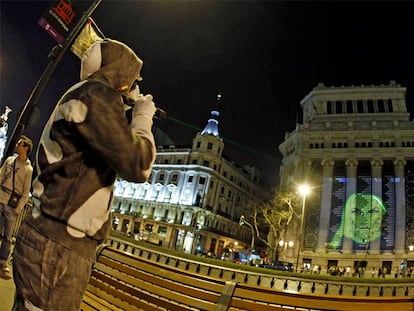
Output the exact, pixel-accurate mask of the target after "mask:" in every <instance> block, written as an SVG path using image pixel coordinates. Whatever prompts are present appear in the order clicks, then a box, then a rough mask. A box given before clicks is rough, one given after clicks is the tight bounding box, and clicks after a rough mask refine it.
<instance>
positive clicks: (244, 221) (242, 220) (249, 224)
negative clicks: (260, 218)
mask: <svg viewBox="0 0 414 311" xmlns="http://www.w3.org/2000/svg"><path fill="white" fill-rule="evenodd" d="M239 225H240V226H243V225H248V226H249V227H250V229H251V230H252V242H251V245H250V252H252V251H253V248H254V227H253V225H252V224H251V223H249V222H248V221H247V220H246V219H245V217H244V216H243V215H241V216H240V220H239Z"/></svg>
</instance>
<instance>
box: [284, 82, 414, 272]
mask: <svg viewBox="0 0 414 311" xmlns="http://www.w3.org/2000/svg"><path fill="white" fill-rule="evenodd" d="M405 95H406V88H405V87H402V86H400V85H398V84H396V83H395V82H394V81H391V82H390V84H389V85H380V86H374V85H372V86H363V85H362V86H349V87H326V86H324V85H323V84H320V85H318V86H317V87H315V88H314V89H313V90H312V91H311V92H310V93H309V94H308V95H306V97H305V98H304V99H303V100H302V101H301V103H300V104H301V107H302V109H303V122H302V124H297V125H296V128H295V130H294V131H292V132H290V133H287V134H286V136H285V140H284V142H283V143H282V144H281V145H280V146H279V150H280V152H281V153H282V156H283V160H282V165H281V168H280V180H281V184H280V187H281V189H283V190H286V189H294V187H296V186H295V185H297V184H299V183H303V182H306V183H308V184H309V185H310V186H311V187H312V193H311V194H310V195H309V196H308V197H306V201H305V202H306V207H305V213H304V215H303V216H304V220H305V225H304V232H305V234H304V243H303V246H302V250H303V251H302V252H301V253H300V258H301V261H300V262H301V263H302V262H307V263H311V265H313V264H318V265H322V266H325V267H326V266H331V265H337V266H348V265H350V266H351V267H352V266H354V265H355V263H356V262H358V261H362V260H364V261H367V262H368V267H369V268H371V267H374V268H379V267H386V268H387V271H388V272H389V271H391V270H392V271H394V270H395V269H398V268H399V266H400V264H401V262H403V263H406V264H408V266H413V265H414V252H413V250H414V197H413V195H414V175H413V174H414V124H413V122H412V121H411V120H410V115H409V113H408V112H407V107H406V102H405ZM294 232H297V230H296V229H294V228H292V231H291V235H292V236H291V238H292V239H295V240H296V241H298V237H297V236H295V234H294ZM295 251H296V252H297V251H298V250H297V249H296V250H295ZM302 260H303V261H302Z"/></svg>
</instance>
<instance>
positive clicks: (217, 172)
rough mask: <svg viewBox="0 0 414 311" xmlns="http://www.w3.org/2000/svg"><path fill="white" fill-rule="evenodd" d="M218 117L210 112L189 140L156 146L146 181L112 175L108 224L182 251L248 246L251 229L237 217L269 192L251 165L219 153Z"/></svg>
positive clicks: (218, 251) (217, 250)
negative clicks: (111, 221)
mask: <svg viewBox="0 0 414 311" xmlns="http://www.w3.org/2000/svg"><path fill="white" fill-rule="evenodd" d="M218 117H219V112H218V111H216V110H214V111H212V112H211V117H210V119H209V120H208V122H207V125H206V126H205V128H204V129H203V130H202V131H201V132H199V133H197V134H196V136H195V138H194V139H193V142H192V145H191V146H188V147H177V146H175V145H168V146H158V148H157V157H156V162H155V164H154V166H153V170H152V173H151V176H150V178H149V180H148V181H147V182H145V183H142V184H134V183H130V182H127V181H125V180H117V181H116V184H115V192H114V195H115V198H114V203H113V212H114V224H113V229H114V230H117V231H121V232H124V233H126V234H130V235H133V236H135V237H136V238H138V239H146V240H149V241H150V242H153V243H157V244H160V245H163V246H166V247H170V248H174V249H177V250H182V251H184V252H187V253H196V252H203V253H211V254H216V255H222V254H223V253H224V250H226V249H232V250H236V249H240V250H248V249H249V248H250V242H251V241H252V230H250V228H249V227H246V226H240V224H239V220H240V217H241V216H242V215H243V213H245V212H246V211H247V209H248V208H249V206H251V203H252V202H256V201H258V200H261V199H265V198H268V197H269V192H268V191H267V190H266V188H265V187H263V185H261V183H260V172H259V171H258V170H257V169H256V168H254V167H252V166H239V165H237V164H236V163H234V162H233V161H231V160H230V159H227V158H226V157H225V156H224V155H223V149H224V142H223V139H222V138H221V137H220V135H219V129H218Z"/></svg>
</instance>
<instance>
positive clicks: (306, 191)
mask: <svg viewBox="0 0 414 311" xmlns="http://www.w3.org/2000/svg"><path fill="white" fill-rule="evenodd" d="M298 190H299V193H300V194H301V195H302V213H301V215H300V230H299V244H298V253H297V255H296V265H295V272H298V265H299V256H300V253H301V251H302V247H303V221H304V219H303V218H304V215H305V204H306V196H307V195H308V194H309V191H310V188H309V186H308V185H306V184H303V185H301V186H299V189H298Z"/></svg>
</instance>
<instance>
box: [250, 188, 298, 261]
mask: <svg viewBox="0 0 414 311" xmlns="http://www.w3.org/2000/svg"><path fill="white" fill-rule="evenodd" d="M298 203H299V202H298V196H297V195H296V194H295V193H292V192H276V191H275V193H274V195H273V197H272V199H270V200H269V201H266V202H263V203H261V204H260V205H256V206H255V207H254V214H253V224H254V227H255V231H256V234H257V238H258V239H259V240H261V241H262V242H263V243H264V244H265V245H266V246H267V248H268V250H269V252H270V254H269V259H271V261H273V262H275V261H278V259H279V251H278V250H279V241H280V240H282V239H283V237H285V234H286V231H287V229H288V227H289V225H290V224H291V223H292V221H293V219H295V218H297V215H298V212H299V207H300V204H298ZM265 229H268V232H267V234H266V233H265V232H264V231H265Z"/></svg>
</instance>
